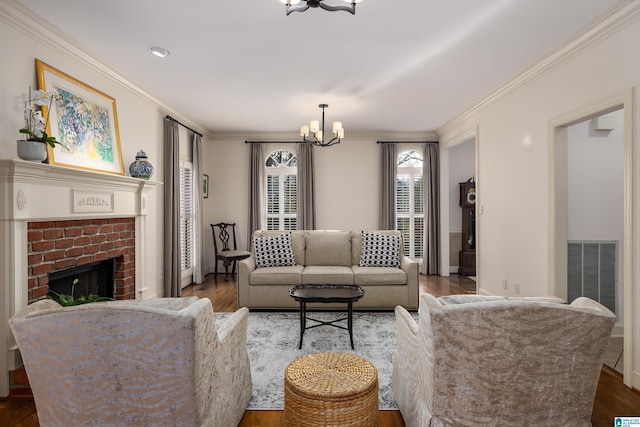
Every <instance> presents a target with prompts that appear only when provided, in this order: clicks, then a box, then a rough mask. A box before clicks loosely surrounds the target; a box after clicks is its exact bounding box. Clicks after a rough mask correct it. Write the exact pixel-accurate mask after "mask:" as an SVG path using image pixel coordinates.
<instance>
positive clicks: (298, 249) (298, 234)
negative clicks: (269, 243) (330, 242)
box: [253, 230, 305, 265]
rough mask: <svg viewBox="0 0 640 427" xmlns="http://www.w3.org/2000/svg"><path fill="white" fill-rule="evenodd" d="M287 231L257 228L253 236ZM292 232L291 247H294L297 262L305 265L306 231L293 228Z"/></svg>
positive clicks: (275, 234) (272, 234)
mask: <svg viewBox="0 0 640 427" xmlns="http://www.w3.org/2000/svg"><path fill="white" fill-rule="evenodd" d="M283 233H286V231H283V230H256V231H254V232H253V237H265V236H277V235H279V234H283ZM289 233H291V248H292V249H293V257H294V259H295V262H296V264H299V265H304V247H305V231H304V230H292V231H289Z"/></svg>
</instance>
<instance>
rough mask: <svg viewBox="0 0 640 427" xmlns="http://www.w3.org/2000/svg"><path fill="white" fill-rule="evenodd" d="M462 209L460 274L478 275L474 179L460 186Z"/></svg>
mask: <svg viewBox="0 0 640 427" xmlns="http://www.w3.org/2000/svg"><path fill="white" fill-rule="evenodd" d="M459 185H460V207H461V208H462V250H461V251H460V253H459V262H460V267H459V268H458V274H461V275H463V276H475V275H476V243H477V242H476V183H475V181H474V179H473V178H469V180H468V181H466V182H461V183H460V184H459Z"/></svg>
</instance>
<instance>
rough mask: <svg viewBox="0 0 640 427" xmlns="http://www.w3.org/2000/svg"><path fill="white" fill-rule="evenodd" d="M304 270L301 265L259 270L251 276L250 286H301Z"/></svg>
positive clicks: (254, 271)
mask: <svg viewBox="0 0 640 427" xmlns="http://www.w3.org/2000/svg"><path fill="white" fill-rule="evenodd" d="M303 269H304V267H303V266H301V265H294V266H291V267H264V268H258V269H255V270H253V271H252V272H251V274H250V275H249V285H299V284H300V283H302V270H303Z"/></svg>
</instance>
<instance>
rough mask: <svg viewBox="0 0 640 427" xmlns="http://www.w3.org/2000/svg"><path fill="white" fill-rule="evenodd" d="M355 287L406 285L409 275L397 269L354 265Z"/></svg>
mask: <svg viewBox="0 0 640 427" xmlns="http://www.w3.org/2000/svg"><path fill="white" fill-rule="evenodd" d="M352 269H353V284H354V285H358V286H360V285H406V284H407V273H405V272H404V271H403V270H401V269H399V268H395V267H359V266H357V265H354V266H353V267H352Z"/></svg>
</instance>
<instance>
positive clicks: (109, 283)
mask: <svg viewBox="0 0 640 427" xmlns="http://www.w3.org/2000/svg"><path fill="white" fill-rule="evenodd" d="M114 265H115V258H111V259H107V260H104V261H98V262H93V263H91V264H85V265H81V266H78V267H72V268H67V269H64V270H59V271H55V272H53V273H49V294H48V295H49V296H51V297H52V298H53V299H55V300H58V298H57V296H56V294H64V295H71V293H72V292H73V297H74V298H80V297H82V296H85V297H86V296H89V295H90V294H94V295H98V296H101V297H107V298H113V297H114V274H113V272H114ZM76 279H77V283H76V284H75V286H74V281H76ZM53 292H55V294H53Z"/></svg>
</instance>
